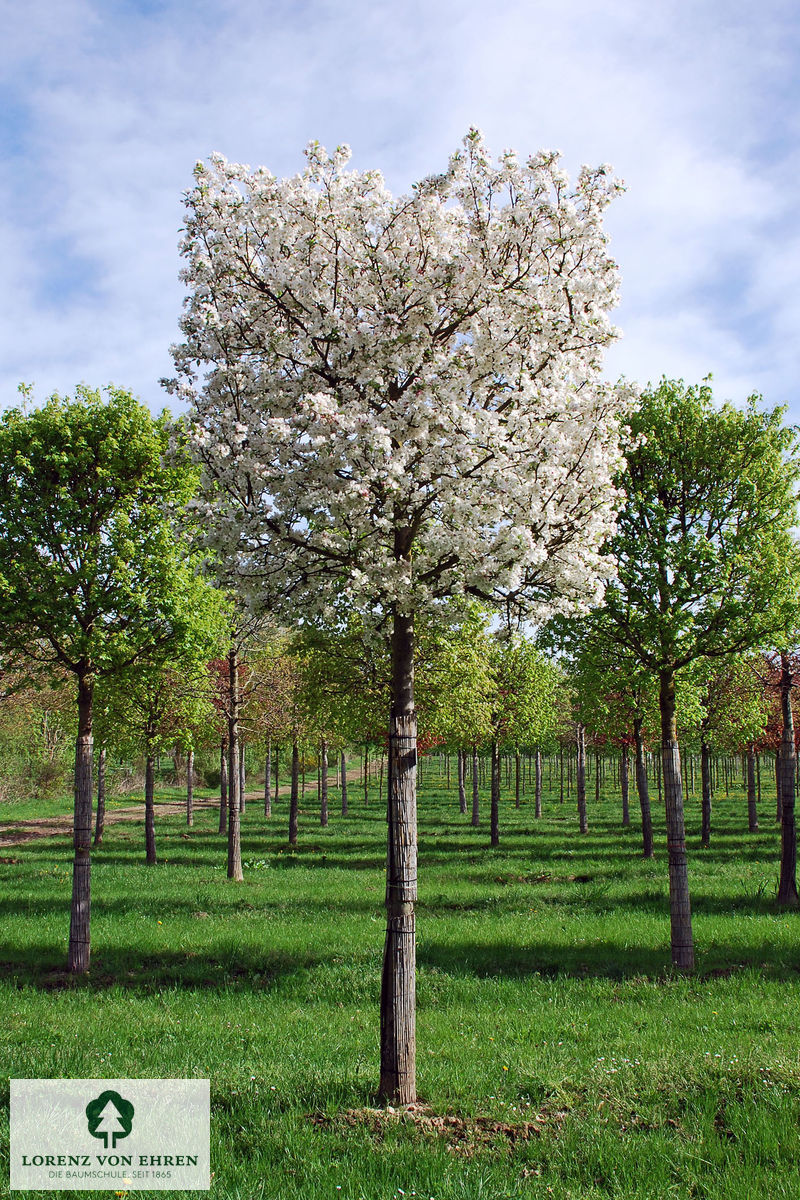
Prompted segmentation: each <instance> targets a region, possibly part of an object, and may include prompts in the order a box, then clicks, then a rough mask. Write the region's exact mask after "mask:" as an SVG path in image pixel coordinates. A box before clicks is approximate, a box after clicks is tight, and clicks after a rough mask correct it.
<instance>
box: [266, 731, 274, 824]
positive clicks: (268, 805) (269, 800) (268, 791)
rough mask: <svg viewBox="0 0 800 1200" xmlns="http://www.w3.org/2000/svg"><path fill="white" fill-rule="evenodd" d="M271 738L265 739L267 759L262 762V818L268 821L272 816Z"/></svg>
mask: <svg viewBox="0 0 800 1200" xmlns="http://www.w3.org/2000/svg"><path fill="white" fill-rule="evenodd" d="M271 775H272V738H267V757H266V761H265V762H264V817H265V818H266V820H267V821H268V820H269V819H270V817H271V816H272V788H271V786H270V783H271V780H270V776H271Z"/></svg>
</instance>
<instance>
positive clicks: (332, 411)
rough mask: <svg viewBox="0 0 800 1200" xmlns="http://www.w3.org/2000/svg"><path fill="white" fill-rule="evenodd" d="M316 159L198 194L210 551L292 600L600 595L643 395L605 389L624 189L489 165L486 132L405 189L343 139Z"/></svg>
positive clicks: (181, 369)
mask: <svg viewBox="0 0 800 1200" xmlns="http://www.w3.org/2000/svg"><path fill="white" fill-rule="evenodd" d="M306 153H307V161H308V165H307V168H306V170H305V171H304V172H303V173H302V174H300V175H298V176H296V177H294V178H292V179H282V180H279V179H276V178H275V177H274V176H273V175H272V174H271V173H270V172H269V171H267V170H266V169H265V168H261V169H259V170H256V171H254V172H253V171H251V170H250V169H249V168H247V167H244V166H239V165H236V164H231V163H228V162H226V160H225V159H224V158H222V157H221V156H219V155H213V156H212V157H211V159H210V161H209V162H208V163H200V164H198V166H197V168H196V171H195V180H196V182H195V186H194V188H193V189H192V190H191V191H190V192H189V194H188V196H187V221H186V236H185V239H184V241H183V244H182V252H183V254H184V256H185V258H186V263H187V265H186V268H185V270H184V272H183V278H184V280H185V282H186V283H187V285H188V288H189V296H188V299H187V301H186V305H185V311H184V315H183V319H182V330H183V334H184V341H183V342H182V343H181V344H180V345H179V346H176V347H174V348H173V354H174V358H175V363H176V369H177V380H176V381H174V382H173V387H174V388H176V389H179V390H180V392H181V394H182V395H184V396H185V395H191V398H192V405H193V407H192V411H191V413H190V418H189V425H190V438H189V445H190V447H191V449H192V452H193V454H194V455H195V456H196V458H197V459H198V461H200V462H201V463H202V464H203V466H204V468H205V473H206V479H207V483H208V497H209V505H210V510H209V513H208V518H209V519H208V523H207V527H206V528H207V536H208V538H209V541H210V542H211V541H213V545H214V548H215V552H216V553H217V554H219V555H220V556H221V557H222V559H223V560H224V561H225V563H226V564H227V565H228V566H229V567H231V568H232V569H233V570H235V572H236V573H237V574H238V575H239V576H240V577H241V578H242V580H243V581H244V583H245V586H246V588H247V589H248V590H249V592H250V594H251V596H252V597H253V599H254V601H255V602H257V603H269V604H271V605H273V606H280V605H281V604H282V605H283V607H284V608H285V609H288V610H289V611H290V612H292V611H295V610H296V609H297V608H298V606H306V607H308V606H311V607H313V608H314V609H315V610H316V611H321V610H322V609H324V607H325V606H326V605H327V604H329V603H330V600H331V597H332V596H333V595H336V594H338V595H340V596H346V597H347V598H348V599H349V600H350V602H352V603H353V604H355V605H357V606H359V607H360V608H361V609H362V610H364V611H365V613H367V612H369V613H373V612H375V611H376V610H377V611H387V610H389V609H391V608H393V607H394V608H396V609H397V610H399V611H406V612H409V611H412V610H417V609H419V608H421V607H424V606H430V605H431V604H434V603H436V601H437V600H438V599H439V598H441V597H442V596H444V595H447V594H452V593H454V592H463V591H467V592H472V593H474V594H477V595H481V596H485V597H488V598H491V599H493V600H495V601H497V602H502V603H511V604H514V605H516V606H518V607H519V608H520V610H522V611H525V612H527V613H531V614H533V615H536V616H539V617H542V616H545V615H547V614H549V613H550V612H553V611H555V610H561V609H564V608H565V607H569V606H570V605H586V604H590V603H594V602H595V601H596V599H597V598H598V595H599V594H600V592H601V591H602V588H601V584H600V580H601V579H602V577H603V574H604V572H605V571H606V564H605V563H604V562H603V560H602V558H601V555H600V546H601V545H602V543H603V540H604V539H605V538H606V537H607V535H608V534H609V532H610V531H611V529H612V528H613V521H614V514H615V508H616V505H617V503H618V497H617V495H616V493H615V491H614V488H613V486H612V482H611V479H612V474H613V472H614V470H615V469H616V468H617V467H618V466H619V448H618V422H619V419H620V417H621V415H622V413H623V412H624V411H625V409H626V408H627V407H629V406H630V404H631V402H632V398H633V396H632V389H629V388H626V387H624V386H616V387H613V386H609V385H608V384H604V383H603V382H601V380H600V368H601V358H602V351H603V348H604V347H605V346H606V345H607V344H608V343H609V342H610V341H611V340H612V339H613V338H614V337H615V335H616V334H615V330H614V328H613V326H612V325H611V323H610V321H609V312H610V310H611V309H612V307H613V306H614V304H615V303H616V299H617V286H618V277H617V270H616V265H615V263H614V262H613V260H612V259H611V258H610V257H609V255H608V253H607V248H606V238H605V235H604V233H603V229H602V214H603V211H604V209H605V207H606V205H607V204H608V203H609V202H610V200H611V199H612V198H613V197H614V195H615V194H616V193H617V192H618V191H619V190H620V184H619V183H618V181H616V180H615V179H614V178H613V176H612V174H611V172H610V169H609V168H608V166H607V165H603V166H601V167H599V168H597V169H595V170H592V169H590V168H587V167H584V168H583V169H582V170H581V172H580V175H579V177H578V181H577V184H576V186H575V188H574V189H573V190H570V188H569V182H568V179H567V176H566V175H565V173H564V172H563V170H562V169H561V167H560V163H559V157H558V155H557V154H556V153H555V152H552V151H542V152H541V153H539V154H537V155H534V156H532V157H531V158H529V159H528V160H527V162H525V163H524V164H521V163H520V161H519V159H518V158H517V156H516V155H515V154H514V152H513V151H505V152H504V154H503V155H502V157H501V158H500V159H499V161H497V162H496V163H494V162H493V161H492V159H491V157H490V155H489V153H488V151H487V149H486V147H485V145H484V143H483V140H482V138H481V136H480V135H479V134H478V133H477V132H476V131H474V130H473V131H471V132H470V133H469V134H468V135H467V137H466V138H465V139H464V143H463V148H462V149H460V150H459V151H457V152H456V153H455V154H454V155H453V156H452V158H451V160H450V163H449V165H448V168H447V170H446V171H445V172H444V173H443V174H442V175H440V176H432V177H430V178H429V179H426V180H424V181H422V182H421V183H419V184H417V185H415V187H414V189H413V191H412V193H411V195H409V196H401V197H398V198H394V197H392V196H391V195H390V194H389V192H388V191H387V189H386V186H385V184H384V181H383V178H382V176H381V175H380V174H379V173H378V172H376V171H368V172H357V171H351V170H347V169H346V165H347V162H348V160H349V157H350V152H349V149H348V148H347V147H339V148H338V149H337V151H336V152H335V154H334V155H333V156H329V155H328V154H327V153H326V152H325V150H324V149H323V148H322V147H321V146H320V145H319V144H318V143H312V144H311V145H310V146H309V147H308V150H307V152H306ZM198 364H200V367H201V368H202V369H203V371H204V373H201V374H198Z"/></svg>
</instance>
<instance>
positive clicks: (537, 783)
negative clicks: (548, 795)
mask: <svg viewBox="0 0 800 1200" xmlns="http://www.w3.org/2000/svg"><path fill="white" fill-rule="evenodd" d="M533 786H534V792H533V797H534V806H535V807H534V810H533V815H534V816H535V817H536V818H537V820H538V818H539V817H541V815H542V752H541V750H537V751H536V759H535V780H534V785H533Z"/></svg>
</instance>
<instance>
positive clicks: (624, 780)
mask: <svg viewBox="0 0 800 1200" xmlns="http://www.w3.org/2000/svg"><path fill="white" fill-rule="evenodd" d="M629 775H630V770H629V767H628V747H627V746H623V747H622V754H621V755H620V760H619V786H620V791H621V792H622V827H623V829H627V828H628V826H629V825H630V823H631V810H630V801H629V796H628V792H629V787H630V784H629Z"/></svg>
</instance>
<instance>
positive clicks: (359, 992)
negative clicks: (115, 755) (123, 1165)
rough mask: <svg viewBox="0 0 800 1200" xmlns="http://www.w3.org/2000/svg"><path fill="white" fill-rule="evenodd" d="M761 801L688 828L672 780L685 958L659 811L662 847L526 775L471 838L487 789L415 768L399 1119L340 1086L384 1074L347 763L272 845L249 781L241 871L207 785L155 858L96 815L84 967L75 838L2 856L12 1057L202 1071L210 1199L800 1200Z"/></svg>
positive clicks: (613, 813)
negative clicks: (582, 817) (414, 995)
mask: <svg viewBox="0 0 800 1200" xmlns="http://www.w3.org/2000/svg"><path fill="white" fill-rule="evenodd" d="M656 807H657V806H656V803H655V797H654V811H655V810H656ZM773 807H774V802H773V800H772V798H771V797H770V799H769V801H767V800H766V799H765V802H764V804H763V806H762V814H761V815H762V831H761V832H760V833H758V834H755V835H749V834H748V833H747V831H746V806H745V803H744V800H743V797H742V796H741V794H738V793H737V794H736V795H735V796H732V797H731V798H730V800H725V799H724V798H721V799H719V800H718V801H717V803H716V804H715V810H714V827H713V835H712V848H711V850H709V851H701V850H700V849H699V845H698V842H699V824H700V820H699V808H698V806H697V804H696V802H694V801H693V802H692V803H691V804H690V805H689V806H688V809H687V820H688V824H689V829H690V847H691V858H690V871H691V883H692V891H693V900H694V928H695V938H696V944H697V951H698V967H697V972H696V974H695V975H694V976H693V977H691V978H681V977H679V976H676V975H674V974H673V973H672V972H671V970H670V968H669V965H668V964H669V921H668V913H667V877H666V853H665V850H664V831H663V825H662V823H661V820H660V813H658V814H657V828H656V836H657V858H656V860H655V861H654V862H644V861H643V860H642V859H641V857H640V854H639V833H638V829H637V827H636V822H635V820H634V825H633V826H632V828H631V829H630V830H628V831H623V830H622V829H621V828H620V826H619V804H618V801H617V799H616V798H615V797H608V798H604V799H603V800H602V801H601V804H600V805H599V807H598V806H597V805H595V804H593V803H592V802H591V795H590V832H589V834H588V835H587V836H586V837H581V836H580V834H579V833H578V830H577V819H576V815H575V813H574V811H573V805H572V803H570V804H569V805H567V804H565V805H563V806H559V805H558V803H557V802H554V801H553V800H551V799H548V798H547V797H546V798H545V816H544V818H543V820H542V821H541V822H535V821H534V819H533V814H532V810H531V805H530V798H529V797H526V800H525V803H524V806H523V807H522V809H521V810H520V811H519V813H517V812H515V810H514V808H513V804H511V803H509V802H508V801H504V802H503V807H502V813H501V838H502V844H501V846H500V847H499V848H498V849H496V850H491V849H490V848H489V846H488V811H486V812H485V813H484V816H485V818H486V820H485V822H484V824H483V825H482V827H481V828H480V829H478V830H473V829H472V828H470V826H469V825H468V824H467V821H466V818H463V817H461V816H460V815H459V813H458V806H457V802H456V800H455V793H454V792H451V793H449V794H447V793H445V792H444V791H441V790H434V789H432V788H431V787H429V786H428V785H427V784H426V785H425V788H424V790H423V793H422V795H421V799H420V846H421V851H420V903H419V911H418V938H419V942H418V1002H419V1013H418V1087H419V1092H420V1097H421V1099H422V1100H423V1101H424V1102H425V1104H426V1105H427V1106H428V1107H427V1109H426V1110H425V1113H424V1114H423V1116H424V1119H422V1120H416V1121H412V1120H392V1119H388V1120H387V1119H383V1118H378V1117H375V1116H370V1115H369V1113H367V1114H361V1113H360V1112H358V1111H356V1110H364V1109H369V1108H370V1107H372V1106H374V1104H375V1097H374V1089H375V1085H376V1082H377V1059H378V1045H377V1043H378V1031H377V1004H378V989H379V971H380V958H381V949H382V941H383V914H382V900H383V859H384V838H385V816H384V813H383V811H382V810H381V809H380V808H379V806H378V803H377V799H374V800H373V803H372V805H371V807H370V808H368V809H366V810H365V809H364V808H363V801H362V798H361V795H360V791H359V789H358V788H357V787H353V788H352V796H351V816H350V817H349V818H347V819H345V820H343V819H342V818H341V817H339V816H337V815H336V800H335V799H333V798H332V817H331V824H330V826H329V827H328V829H327V830H322V829H320V827H319V824H318V820H317V818H316V814H315V812H314V809H313V797H312V794H311V793H310V792H309V794H308V795H307V797H306V805H305V810H304V812H303V813H302V816H301V835H300V836H301V843H300V845H299V846H298V847H297V849H296V850H291V851H290V849H289V847H288V846H287V845H286V840H285V828H286V799H285V798H284V797H281V800H280V801H279V803H278V805H276V808H275V815H274V816H273V819H272V821H271V822H270V824H269V826H268V827H266V828H265V822H264V819H263V815H262V813H261V810H260V806H259V805H257V804H255V803H253V804H250V805H248V811H247V813H246V814H245V818H244V834H243V847H244V849H243V858H244V861H245V881H244V883H243V884H238V885H237V884H232V883H229V882H228V880H227V879H226V877H225V865H224V864H225V852H224V847H223V845H222V844H221V839H220V837H219V835H218V834H217V833H216V832H215V826H216V818H215V816H214V814H213V812H202V813H200V814H199V815H198V818H197V824H196V826H195V828H194V829H193V830H191V831H187V830H186V829H185V826H184V825H183V824H182V821H181V819H180V817H168V816H164V815H162V816H160V817H159V818H158V847H159V854H160V856H161V859H162V861H161V862H160V863H159V865H157V866H156V867H151V868H148V867H146V866H145V865H144V861H143V859H144V847H143V829H142V827H141V825H140V824H138V823H136V824H123V825H112V826H109V827H108V828H107V832H106V844H105V845H104V847H103V848H102V849H101V850H100V851H98V852H97V853H96V855H95V859H94V869H93V911H92V938H93V950H92V971H91V977H90V979H89V980H88V981H86V982H82V983H78V984H76V985H74V984H70V983H69V982H68V981H66V980H65V978H64V975H63V964H64V960H65V955H66V941H67V924H68V905H69V893H70V853H69V847H68V840H67V839H66V838H65V837H54V838H47V839H44V840H41V841H37V842H33V843H28V844H26V845H23V846H19V847H14V848H13V849H9V850H7V851H4V853H6V854H8V855H13V857H14V858H16V859H18V860H19V861H18V862H16V863H4V864H0V912H1V913H2V927H3V945H2V948H0V958H1V959H2V960H3V962H2V979H3V983H2V985H0V1002H2V1006H3V1007H2V1011H3V1014H4V1020H3V1021H2V1023H0V1061H2V1062H3V1063H4V1064H5V1066H4V1074H5V1076H6V1077H24V1076H40V1077H58V1076H65V1077H95V1078H102V1077H109V1078H110V1077H118V1078H119V1077H126V1076H141V1077H160V1076H193V1075H194V1076H199V1077H210V1079H211V1097H212V1169H213V1170H214V1172H215V1174H214V1179H213V1181H212V1191H211V1194H212V1196H217V1197H225V1198H228V1197H230V1198H234V1197H242V1198H258V1200H261V1198H264V1200H311V1198H312V1197H313V1198H314V1200H317V1198H319V1197H331V1198H332V1200H335V1198H336V1197H340V1198H341V1200H360V1198H362V1197H363V1200H393V1198H395V1197H397V1200H400V1196H401V1190H402V1193H403V1194H404V1195H405V1197H410V1196H412V1195H416V1196H418V1197H419V1196H422V1197H425V1198H426V1200H429V1198H430V1197H434V1198H435V1200H456V1198H463V1200H479V1198H486V1200H504V1198H506V1197H508V1198H511V1197H542V1198H545V1197H547V1198H550V1197H555V1198H556V1200H567V1198H572V1200H592V1198H595V1197H625V1198H626V1200H627V1198H630V1200H639V1198H641V1200H645V1198H646V1200H653V1198H655V1197H657V1198H661V1197H687V1198H688V1197H698V1198H706V1200H723V1198H731V1200H734V1198H735V1200H749V1198H750V1197H762V1196H763V1197H770V1200H780V1198H782V1197H786V1198H787V1200H788V1198H791V1200H796V1197H797V1196H799V1195H800V1121H799V1118H800V1059H799V1058H798V1052H799V1051H800V1036H798V1032H797V1028H798V1018H797V1013H798V1007H799V1005H800V988H798V978H799V977H798V968H799V967H800V952H799V949H798V932H799V931H800V927H799V926H798V921H800V917H798V915H796V914H794V913H791V914H788V915H787V914H785V913H780V912H778V911H777V910H776V909H775V908H774V892H775V883H776V877H777V872H776V862H777V853H778V837H777V833H776V829H775V826H774V822H773V819H772V818H773V815H774V814H773ZM484 808H488V806H487V805H486V804H485V801H484ZM1 1085H2V1089H3V1090H2V1101H3V1106H4V1110H3V1120H4V1123H3V1125H2V1128H1V1129H0V1149H2V1152H3V1158H5V1157H6V1154H7V1137H8V1125H7V1102H8V1083H7V1078H5V1079H3V1080H2V1083H1ZM354 1113H355V1115H353V1114H354ZM437 1116H451V1117H456V1118H458V1120H457V1121H455V1122H450V1123H447V1122H443V1121H438V1122H437V1120H436V1119H435V1118H436V1117H437ZM531 1122H534V1123H535V1124H534V1125H533V1127H532V1126H531V1125H530V1123H531ZM526 1123H527V1124H526ZM507 1127H515V1128H516V1129H517V1132H518V1134H520V1135H527V1136H516V1137H512V1136H511V1135H512V1134H513V1133H514V1129H512V1128H507ZM7 1188H8V1178H7V1174H6V1175H4V1176H3V1177H2V1178H0V1195H5V1194H6V1191H7ZM38 1194H39V1195H41V1194H43V1193H38ZM146 1194H147V1193H142V1195H146ZM153 1195H157V1193H153Z"/></svg>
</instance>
